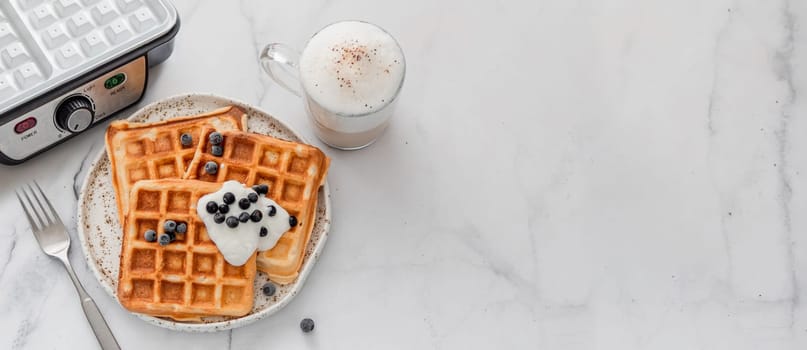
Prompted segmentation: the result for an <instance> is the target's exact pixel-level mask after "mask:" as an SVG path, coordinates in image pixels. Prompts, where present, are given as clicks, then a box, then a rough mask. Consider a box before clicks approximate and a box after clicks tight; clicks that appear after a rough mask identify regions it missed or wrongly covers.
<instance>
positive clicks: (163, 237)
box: [160, 233, 173, 245]
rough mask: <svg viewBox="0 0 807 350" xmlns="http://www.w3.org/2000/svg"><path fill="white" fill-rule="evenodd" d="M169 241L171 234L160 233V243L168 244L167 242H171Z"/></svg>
mask: <svg viewBox="0 0 807 350" xmlns="http://www.w3.org/2000/svg"><path fill="white" fill-rule="evenodd" d="M171 241H173V239H171V235H169V234H167V233H161V234H160V245H168V243H171Z"/></svg>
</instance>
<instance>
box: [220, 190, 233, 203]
mask: <svg viewBox="0 0 807 350" xmlns="http://www.w3.org/2000/svg"><path fill="white" fill-rule="evenodd" d="M222 200H224V204H233V203H235V195H234V194H233V193H232V192H227V193H225V194H224V198H222Z"/></svg>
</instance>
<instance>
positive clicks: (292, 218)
mask: <svg viewBox="0 0 807 350" xmlns="http://www.w3.org/2000/svg"><path fill="white" fill-rule="evenodd" d="M289 225H291V227H294V226H297V217H296V216H294V215H292V216H289Z"/></svg>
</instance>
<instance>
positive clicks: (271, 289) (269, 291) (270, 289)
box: [261, 282, 277, 297]
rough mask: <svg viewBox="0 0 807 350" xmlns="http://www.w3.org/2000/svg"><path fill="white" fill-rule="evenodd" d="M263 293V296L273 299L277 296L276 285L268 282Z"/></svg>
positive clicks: (262, 288) (262, 289)
mask: <svg viewBox="0 0 807 350" xmlns="http://www.w3.org/2000/svg"><path fill="white" fill-rule="evenodd" d="M261 291H262V292H263V295H265V296H267V297H271V296H273V295H275V292H276V291H277V287H275V284H274V283H272V282H266V284H264V285H263V287H261Z"/></svg>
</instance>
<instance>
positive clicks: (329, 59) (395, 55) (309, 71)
mask: <svg viewBox="0 0 807 350" xmlns="http://www.w3.org/2000/svg"><path fill="white" fill-rule="evenodd" d="M405 67H406V64H405V61H404V56H403V52H402V51H401V48H400V46H398V43H397V42H396V41H395V39H394V38H393V37H392V36H390V35H389V34H387V33H386V32H385V31H384V30H382V29H381V28H379V27H376V26H375V25H372V24H369V23H365V22H356V21H347V22H339V23H335V24H332V25H330V26H328V27H325V28H324V29H322V30H321V31H319V32H318V33H317V34H315V35H314V37H312V38H311V40H309V42H308V45H307V46H306V48H305V50H304V51H303V53H302V56H301V57H300V78H301V81H302V84H303V88H304V89H305V91H306V93H307V94H308V96H309V97H310V98H312V99H313V100H314V101H316V102H317V103H318V104H319V105H320V106H322V107H323V108H325V109H327V110H330V111H331V112H335V113H338V114H343V115H355V114H365V113H369V112H374V111H377V110H379V109H381V108H383V107H384V106H386V105H387V104H388V103H390V102H391V100H392V99H393V98H394V97H395V94H396V93H397V92H398V88H399V86H400V85H401V82H402V80H403V77H404V72H405Z"/></svg>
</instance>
